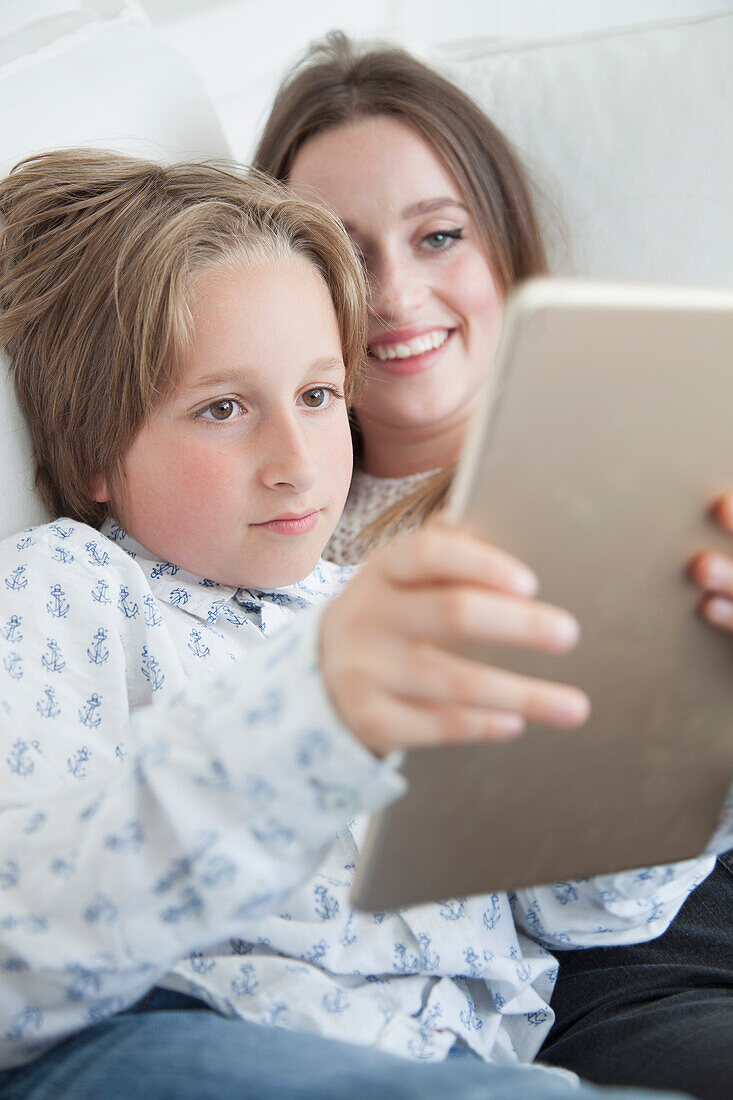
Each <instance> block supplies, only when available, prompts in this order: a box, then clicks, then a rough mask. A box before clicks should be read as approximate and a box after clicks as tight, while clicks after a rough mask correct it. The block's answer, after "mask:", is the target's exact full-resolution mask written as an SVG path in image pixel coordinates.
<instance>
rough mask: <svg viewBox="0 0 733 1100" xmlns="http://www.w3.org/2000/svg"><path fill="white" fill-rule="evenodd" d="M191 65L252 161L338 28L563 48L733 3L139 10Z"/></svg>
mask: <svg viewBox="0 0 733 1100" xmlns="http://www.w3.org/2000/svg"><path fill="white" fill-rule="evenodd" d="M139 3H140V6H141V7H142V8H143V9H144V10H145V11H146V12H147V14H148V15H149V17H150V18H151V20H152V21H153V22H154V23H155V24H156V26H157V27H158V30H159V32H160V33H161V34H162V35H163V37H164V38H166V39H167V40H168V41H169V42H170V43H171V45H173V46H175V48H176V49H178V50H179V51H181V52H182V53H184V54H185V55H186V56H187V57H189V58H190V59H191V61H193V63H194V64H195V65H196V67H197V69H198V70H199V72H200V73H201V75H202V77H203V80H204V85H205V86H206V88H207V91H208V92H209V95H210V96H211V98H212V99H213V100H214V102H215V103H216V107H217V110H218V112H219V115H220V117H221V120H222V123H223V125H224V128H225V131H226V133H227V137H228V139H229V142H230V144H231V146H232V149H233V151H234V152H235V154H236V155H237V156H239V157H241V158H242V159H247V158H248V156H249V154H250V153H251V150H252V145H253V140H254V135H255V134H256V133H257V132H258V131H259V129H260V127H261V125H262V123H263V121H264V119H265V117H266V112H267V108H268V106H269V104H270V102H271V100H272V95H273V93H274V91H275V88H276V87H277V84H278V83H279V79H280V77H281V76H282V74H283V72H284V71H285V69H286V68H287V67H289V66H290V65H291V64H292V63H293V61H294V60H295V59H296V58H297V56H298V55H299V54H300V53H301V52H302V51H303V50H304V49H305V47H306V46H307V45H308V43H309V42H311V41H312V40H314V39H316V38H319V37H321V36H323V35H324V34H325V33H326V32H327V31H328V30H330V29H332V28H340V29H342V30H344V31H346V32H347V33H349V34H351V35H354V36H357V37H358V36H377V37H388V38H391V39H395V40H397V41H398V42H401V43H403V44H405V45H407V46H408V47H410V48H412V49H417V50H418V51H420V49H421V48H422V47H431V46H435V45H438V44H444V43H453V42H456V41H462V40H465V39H469V38H474V37H483V38H492V37H496V38H503V39H508V38H511V39H521V40H527V39H533V38H563V37H566V36H569V35H574V34H586V33H589V32H593V31H595V30H599V29H601V28H604V27H612V26H624V25H638V24H641V23H650V22H656V21H660V20H671V19H679V18H684V17H685V16H689V17H695V16H700V15H703V14H706V13H709V12H716V11H722V10H726V9H727V10H731V9H733V0H514V3H508V2H507V0H139Z"/></svg>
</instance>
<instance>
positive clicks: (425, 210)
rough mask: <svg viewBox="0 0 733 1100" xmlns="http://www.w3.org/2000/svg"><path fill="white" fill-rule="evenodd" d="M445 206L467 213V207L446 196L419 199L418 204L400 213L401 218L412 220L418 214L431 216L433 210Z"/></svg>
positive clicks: (412, 204) (441, 208)
mask: <svg viewBox="0 0 733 1100" xmlns="http://www.w3.org/2000/svg"><path fill="white" fill-rule="evenodd" d="M446 206H455V207H457V208H458V209H459V210H464V211H465V212H466V213H468V207H467V206H466V204H465V203H463V202H459V201H458V199H452V198H450V196H448V195H440V196H438V198H435V199H421V201H420V202H413V203H410V205H409V206H406V207H405V208H404V210H403V211H402V215H401V216H402V217H403V218H414V217H417V215H418V214H432V213H433V211H434V210H443V209H444V208H445V207H446Z"/></svg>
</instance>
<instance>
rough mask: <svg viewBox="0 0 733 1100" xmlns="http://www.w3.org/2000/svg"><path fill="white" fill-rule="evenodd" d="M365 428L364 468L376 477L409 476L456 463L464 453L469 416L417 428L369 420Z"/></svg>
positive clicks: (362, 450) (361, 464) (361, 463)
mask: <svg viewBox="0 0 733 1100" xmlns="http://www.w3.org/2000/svg"><path fill="white" fill-rule="evenodd" d="M362 430H363V435H362V446H361V457H360V459H359V466H360V468H361V469H362V470H364V472H365V473H367V474H372V475H373V476H374V477H408V476H409V475H410V474H420V473H424V472H425V471H427V470H442V469H443V468H444V467H446V466H450V465H452V464H453V463H454V462H455V461H456V460H457V459H458V456H459V455H460V453H461V447H462V446H463V438H464V435H465V432H466V419H462V420H461V421H459V422H458V423H453V424H449V425H447V426H445V427H441V428H435V427H434V426H431V427H430V428H429V429H425V428H418V429H414V430H412V429H409V428H399V429H397V430H395V429H389V428H385V427H384V426H382V425H380V424H374V423H365V424H363V425H362Z"/></svg>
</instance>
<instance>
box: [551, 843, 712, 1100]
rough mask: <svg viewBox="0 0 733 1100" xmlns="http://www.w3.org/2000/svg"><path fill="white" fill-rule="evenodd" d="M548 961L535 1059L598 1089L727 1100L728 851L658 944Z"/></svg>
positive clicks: (571, 953)
mask: <svg viewBox="0 0 733 1100" xmlns="http://www.w3.org/2000/svg"><path fill="white" fill-rule="evenodd" d="M558 959H559V962H560V976H559V978H558V981H557V985H556V986H555V992H554V993H553V995H552V1007H553V1008H554V1010H555V1024H554V1026H553V1028H552V1031H551V1032H550V1034H549V1035H548V1037H547V1039H546V1041H545V1045H544V1047H543V1048H542V1050H541V1051H540V1053H539V1055H538V1058H539V1061H541V1062H547V1063H549V1064H551V1065H555V1066H567V1067H568V1068H569V1069H573V1070H575V1072H576V1073H579V1074H580V1075H581V1076H582V1077H585V1078H588V1079H589V1080H590V1081H597V1082H599V1083H602V1084H609V1085H643V1086H644V1087H645V1088H659V1089H682V1090H684V1091H685V1092H689V1093H690V1094H691V1095H692V1096H695V1097H698V1098H699V1100H730V1098H731V1097H733V851H731V852H727V853H726V854H725V855H722V856H721V857H720V858H719V859H718V861H717V864H716V867H715V870H714V871H713V873H712V874H711V875H710V876H709V877H708V878H707V879H706V880H705V881H704V882H703V883H702V884H701V885H700V886H698V888H697V890H695V892H694V893H693V894H692V895H691V896H690V897H689V898H688V899H687V901H686V903H685V904H684V906H683V907H682V909H681V910H680V912H679V914H678V916H677V919H676V920H675V921H673V923H672V924H671V925H670V927H669V928H668V929H667V931H666V932H665V933H664V934H663V935H662V936H660V937H659V938H658V939H656V940H652V941H651V942H650V943H640V944H636V945H632V946H630V947H596V948H593V949H591V950H589V951H564V952H558Z"/></svg>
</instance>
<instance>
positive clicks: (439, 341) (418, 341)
mask: <svg viewBox="0 0 733 1100" xmlns="http://www.w3.org/2000/svg"><path fill="white" fill-rule="evenodd" d="M447 339H448V330H447V329H436V331H435V332H426V333H425V334H424V335H423V336H415V337H414V339H412V340H407V341H405V342H404V343H399V344H375V345H374V347H373V348H372V349H371V351H372V354H373V355H375V356H376V357H377V359H381V360H382V362H384V360H385V359H409V358H410V357H411V356H413V355H422V353H423V352H424V351H431V350H432V349H433V348H439V347H441V346H442V345H443V344H444V343H445V342H446V340H447Z"/></svg>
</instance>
